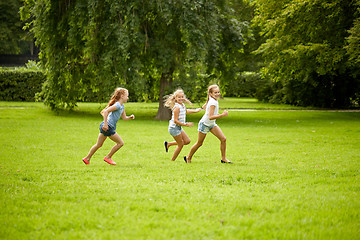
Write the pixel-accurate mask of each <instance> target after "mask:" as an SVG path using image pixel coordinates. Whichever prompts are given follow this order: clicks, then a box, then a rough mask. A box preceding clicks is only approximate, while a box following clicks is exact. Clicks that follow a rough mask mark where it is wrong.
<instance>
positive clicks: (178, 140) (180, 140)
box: [171, 134, 184, 161]
mask: <svg viewBox="0 0 360 240" xmlns="http://www.w3.org/2000/svg"><path fill="white" fill-rule="evenodd" d="M174 139H175V141H176V144H177V147H176V149H175V151H174V154H173V156H172V158H171V161H175V160H176V158H177V157H178V156H179V153H180V152H181V149H182V148H183V146H184V140H183V138H182V136H181V134H179V135H177V136H175V137H174Z"/></svg>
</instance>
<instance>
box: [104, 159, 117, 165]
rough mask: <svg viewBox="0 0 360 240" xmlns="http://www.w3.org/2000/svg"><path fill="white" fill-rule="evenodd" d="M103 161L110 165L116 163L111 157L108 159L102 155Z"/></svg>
mask: <svg viewBox="0 0 360 240" xmlns="http://www.w3.org/2000/svg"><path fill="white" fill-rule="evenodd" d="M104 161H105V162H107V163H108V164H110V165H116V163H115V162H114V161H113V160H112V159H111V158H110V159H108V158H107V157H104Z"/></svg>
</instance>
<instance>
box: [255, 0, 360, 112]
mask: <svg viewBox="0 0 360 240" xmlns="http://www.w3.org/2000/svg"><path fill="white" fill-rule="evenodd" d="M255 6H256V12H257V14H256V17H255V21H256V23H258V24H259V25H260V26H261V27H262V29H263V34H264V35H265V36H266V38H267V41H266V42H265V43H264V44H262V45H261V46H260V48H259V49H258V50H257V53H259V54H262V55H263V56H264V58H265V60H266V63H267V65H266V67H265V68H264V73H265V74H267V75H269V76H270V77H271V78H272V79H273V80H274V81H278V82H280V83H281V87H280V89H278V91H277V92H276V94H275V97H277V98H278V99H280V101H283V102H286V103H290V104H295V105H303V106H308V105H312V106H320V107H348V106H350V105H351V102H352V100H353V99H354V98H356V96H357V94H358V93H359V91H360V82H359V79H358V77H356V76H355V75H354V74H353V73H354V72H358V70H359V65H358V64H357V65H354V64H351V63H350V61H351V60H350V58H349V55H348V54H347V51H346V49H345V47H346V46H347V38H348V37H349V29H351V27H352V26H354V25H353V24H354V22H355V26H354V27H356V21H355V19H357V18H358V17H359V12H357V11H356V1H349V0H331V1H330V0H266V1H265V0H256V1H255ZM354 31H355V30H354ZM353 36H355V35H353ZM350 42H351V41H350ZM355 45H357V46H359V42H357V43H355ZM352 49H355V48H352Z"/></svg>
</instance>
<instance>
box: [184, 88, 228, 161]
mask: <svg viewBox="0 0 360 240" xmlns="http://www.w3.org/2000/svg"><path fill="white" fill-rule="evenodd" d="M219 98H220V88H219V86H217V85H211V86H210V87H209V88H208V101H207V102H206V103H205V104H204V106H203V108H205V107H206V112H205V114H204V116H203V117H202V118H201V120H200V122H199V128H198V131H199V133H198V140H197V142H196V143H195V144H194V145H193V146H192V147H191V149H190V153H189V154H188V155H187V156H185V157H184V160H185V162H187V163H191V159H192V157H193V155H194V154H195V152H196V151H197V150H198V149H199V147H201V145H202V144H203V142H204V140H205V137H206V134H207V133H208V132H211V133H212V134H214V135H215V136H216V137H217V138H218V139H219V140H220V150H221V163H232V162H231V161H229V160H228V159H227V158H226V137H225V135H224V133H223V132H222V131H221V129H220V127H219V126H218V125H216V123H215V121H216V119H218V118H221V117H226V116H227V115H228V112H227V111H226V110H225V111H224V112H223V113H222V114H219V102H218V99H219Z"/></svg>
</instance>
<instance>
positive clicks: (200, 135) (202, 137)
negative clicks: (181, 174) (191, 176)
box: [186, 132, 206, 163]
mask: <svg viewBox="0 0 360 240" xmlns="http://www.w3.org/2000/svg"><path fill="white" fill-rule="evenodd" d="M205 137H206V134H205V133H202V132H198V139H197V141H196V143H195V144H194V145H193V146H192V147H191V149H190V153H189V154H188V155H187V156H186V160H187V162H188V163H191V159H192V157H193V155H194V154H195V152H196V151H197V150H198V149H199V147H201V146H202V145H203V142H204V140H205Z"/></svg>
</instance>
